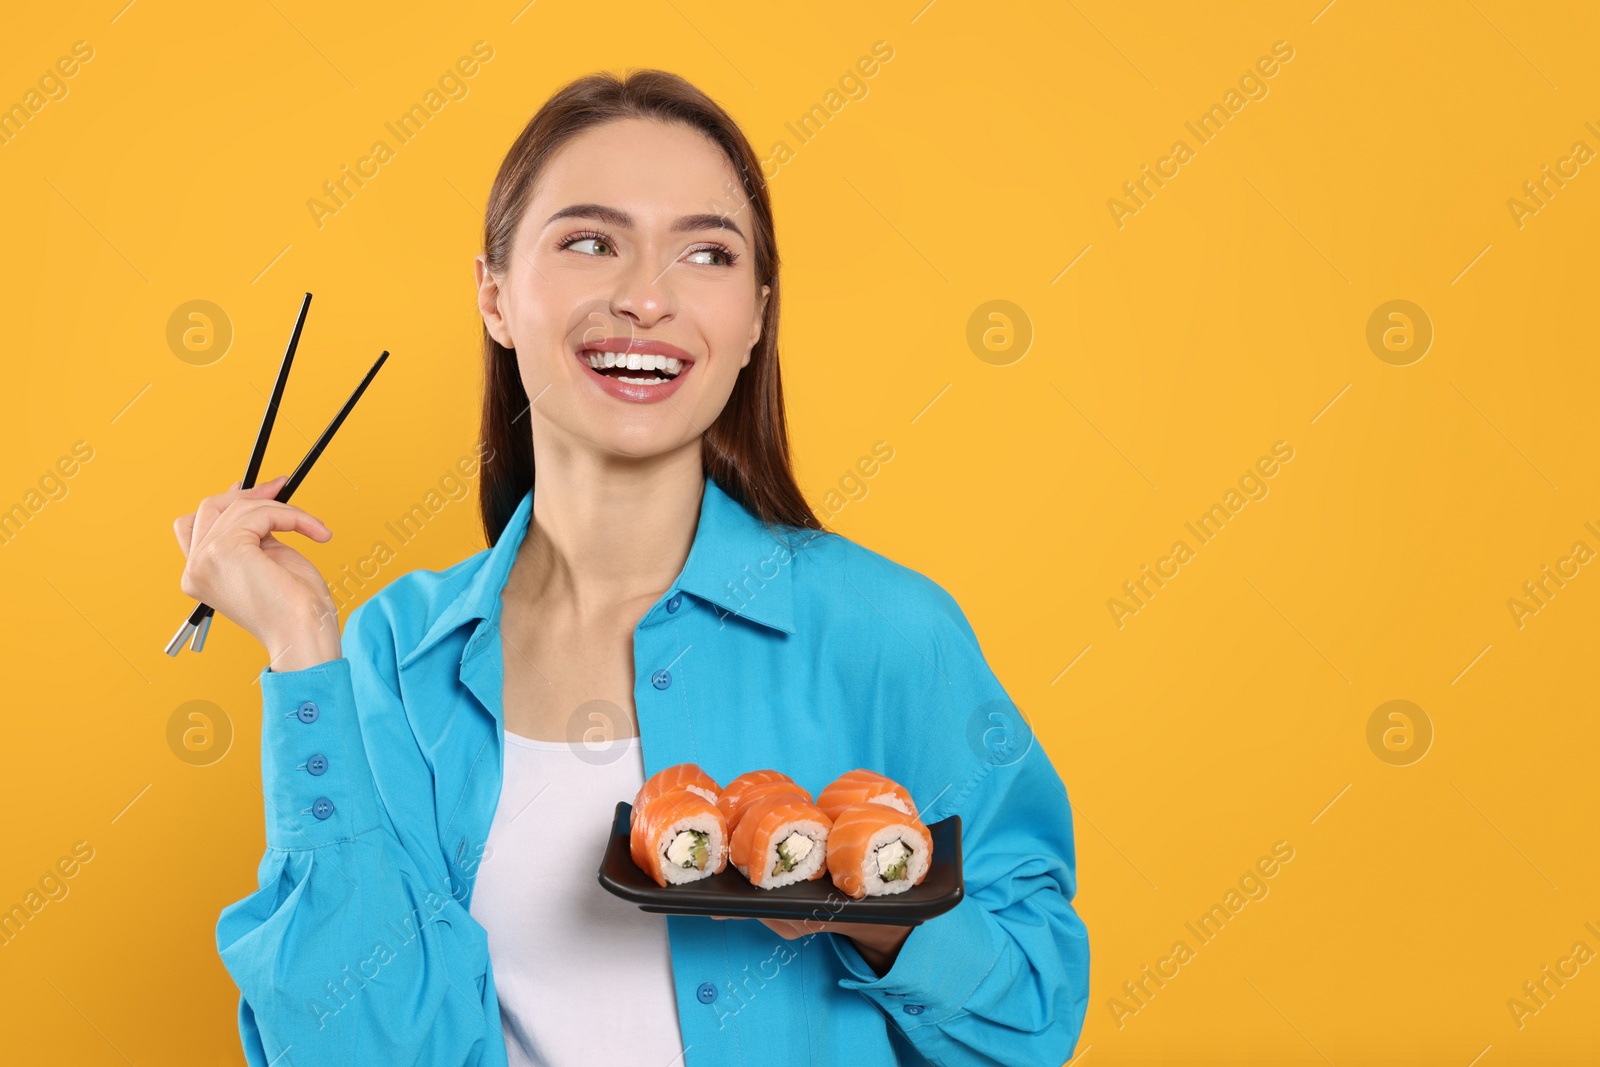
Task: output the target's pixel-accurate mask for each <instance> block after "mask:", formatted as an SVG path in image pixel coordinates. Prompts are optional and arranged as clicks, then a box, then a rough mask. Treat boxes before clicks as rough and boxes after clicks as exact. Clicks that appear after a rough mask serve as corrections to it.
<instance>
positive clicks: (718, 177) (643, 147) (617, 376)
mask: <svg viewBox="0 0 1600 1067" xmlns="http://www.w3.org/2000/svg"><path fill="white" fill-rule="evenodd" d="M753 236H754V231H753V229H752V222H751V212H750V204H749V200H748V198H747V197H746V196H745V194H744V190H743V188H742V186H741V185H740V183H739V180H738V177H737V173H736V172H735V170H734V168H733V166H732V164H731V163H730V162H729V161H728V158H727V156H725V155H724V154H723V152H722V150H721V149H719V148H718V147H717V146H716V145H715V144H713V143H712V142H711V141H710V140H709V139H708V138H707V137H706V136H705V135H704V134H702V133H700V132H699V131H697V130H693V129H690V128H689V127H687V126H683V125H679V124H667V123H661V122H656V121H650V120H643V119H621V120H617V121H614V122H610V123H607V124H605V125H603V126H599V127H596V128H594V129H590V130H587V131H585V132H584V133H581V134H579V135H577V136H576V137H574V138H573V139H572V140H570V141H568V142H567V144H566V145H565V146H563V147H562V148H561V149H560V150H559V151H558V152H557V154H556V155H555V156H554V157H553V158H552V159H551V160H550V162H549V164H548V165H547V166H546V168H545V171H544V174H543V175H542V177H541V178H540V179H539V182H538V186H537V188H536V189H535V190H534V196H533V198H532V199H531V201H530V202H529V204H528V208H527V210H526V212H525V213H524V214H523V217H522V220H521V222H520V223H519V225H518V228H517V232H516V238H515V244H514V249H513V252H512V255H511V260H510V263H509V264H508V267H507V270H506V273H505V274H504V275H503V276H496V275H493V274H490V273H489V271H488V269H487V265H486V264H485V263H484V257H483V256H482V255H479V256H478V257H477V268H476V272H477V280H478V305H479V308H480V310H481V311H482V312H483V319H484V322H485V324H486V325H487V326H488V329H489V333H490V335H491V336H492V337H494V339H495V340H497V341H499V342H500V344H502V345H504V346H506V347H507V348H511V349H514V350H515V351H516V356H517V367H518V369H519V371H520V372H521V374H522V384H523V387H524V388H525V389H526V390H527V393H528V398H529V400H530V401H532V409H531V411H530V412H529V422H530V424H531V427H532V432H533V436H534V449H535V452H536V453H538V452H539V451H540V449H541V448H543V447H544V446H543V445H542V443H541V441H542V439H550V440H551V443H552V445H554V446H556V447H557V448H558V449H564V448H566V447H570V446H576V447H579V448H587V449H590V450H593V451H596V452H599V453H602V454H607V455H621V456H629V457H646V456H654V455H660V454H661V453H663V452H667V451H669V450H672V449H674V448H678V447H682V446H684V445H685V444H687V443H690V442H695V440H696V439H697V438H698V437H699V435H700V434H701V433H702V432H703V431H704V430H705V429H706V428H707V427H708V426H710V425H711V423H712V422H713V421H715V419H716V417H717V415H718V414H719V413H720V412H721V411H722V408H723V405H724V404H725V403H726V402H727V399H728V395H729V393H731V392H732V391H733V386H734V382H735V380H736V379H737V377H738V375H739V370H740V368H742V367H744V366H745V365H746V364H748V363H749V362H750V356H751V349H752V348H753V347H754V346H755V344H756V342H757V341H758V340H759V339H760V337H761V322H762V312H763V310H764V309H765V307H766V302H767V294H768V292H769V287H768V286H765V285H763V286H759V287H758V286H757V285H756V279H755V254H754V251H753V247H752V244H751V238H752V237H753ZM605 352H609V353H615V354H617V355H616V356H613V357H611V359H612V361H614V362H617V363H618V364H619V365H617V366H612V367H609V368H608V367H607V366H606V363H607V358H606V357H604V356H601V355H598V354H599V353H605ZM630 354H631V357H632V358H631V362H633V363H635V364H638V365H639V366H638V367H637V369H630V368H629V367H628V366H627V363H628V362H629V356H630ZM619 357H620V358H619ZM667 359H670V360H672V362H666V365H665V366H664V367H663V366H661V364H662V362H664V361H665V360H667ZM594 362H598V363H599V367H598V368H596V367H594V366H592V365H591V364H592V363H594ZM652 365H654V369H652ZM669 378H670V380H668V379H669ZM658 380H661V381H662V382H663V383H664V384H656V382H657V381H658ZM556 439H560V440H556Z"/></svg>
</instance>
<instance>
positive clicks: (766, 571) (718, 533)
mask: <svg viewBox="0 0 1600 1067" xmlns="http://www.w3.org/2000/svg"><path fill="white" fill-rule="evenodd" d="M532 517H533V490H532V489H531V488H530V489H529V490H528V491H527V492H526V493H524V494H523V497H522V501H521V502H520V503H519V504H518V505H517V509H516V511H515V512H513V513H512V515H511V518H510V520H509V521H508V522H507V523H506V528H505V530H504V531H503V532H502V533H501V535H500V539H499V540H498V541H497V542H496V543H495V544H494V546H493V547H492V548H489V549H487V550H485V552H484V553H483V554H482V555H483V561H482V563H481V564H480V566H479V567H478V568H477V570H476V572H474V573H473V574H472V577H471V579H470V580H469V581H468V582H467V583H466V585H465V586H461V585H459V584H458V585H457V587H456V590H455V592H456V596H455V599H454V600H452V601H451V602H450V604H449V605H448V606H447V607H446V608H445V610H444V611H443V612H442V613H441V614H440V615H439V617H438V618H437V619H436V620H434V623H433V625H432V626H430V627H429V628H428V632H427V634H426V636H424V637H423V639H422V641H421V642H420V643H419V644H418V645H417V647H416V648H413V649H412V650H411V651H410V652H409V653H407V654H406V656H405V658H404V659H403V660H402V661H401V662H400V666H402V667H405V666H408V665H409V664H410V663H411V662H412V661H413V660H415V659H417V658H418V657H419V656H421V655H422V654H423V653H424V652H426V651H427V650H428V649H430V648H432V647H433V646H434V645H436V644H438V643H439V642H440V641H441V640H443V639H444V638H445V637H446V636H447V635H449V634H450V633H453V632H454V631H455V630H457V629H458V628H460V627H461V626H464V625H466V624H467V623H469V622H473V621H476V620H480V619H491V620H495V621H496V622H498V620H499V618H500V610H501V602H500V594H501V592H502V591H503V590H504V589H505V585H506V580H507V578H509V576H510V574H511V564H512V563H513V562H514V561H515V559H516V556H517V549H518V548H519V547H520V546H521V544H522V541H523V538H524V537H525V536H526V535H527V532H528V526H529V523H530V522H531V520H532ZM819 533H820V531H816V530H794V531H791V530H789V529H788V528H782V527H769V526H767V525H766V524H765V523H764V522H762V520H761V519H760V517H759V516H757V515H755V514H754V513H753V512H751V511H750V510H749V509H747V508H746V507H745V506H744V505H742V504H740V503H739V502H738V501H737V500H735V499H734V498H733V497H731V496H729V495H728V494H727V492H726V491H725V490H724V489H723V488H722V487H721V486H720V485H718V484H717V482H716V480H715V479H714V478H711V477H710V476H709V475H708V476H707V477H706V479H705V492H704V494H703V496H702V497H701V500H700V518H699V522H698V524H697V526H696V527H695V534H694V543H693V544H692V545H691V546H690V548H689V558H688V559H687V560H685V561H684V564H683V569H682V571H680V572H679V574H678V577H677V580H676V581H674V582H673V583H672V586H671V588H669V589H668V590H667V592H666V593H665V594H663V599H667V598H670V597H671V596H673V595H674V594H676V593H678V592H684V593H690V594H693V595H694V596H696V597H698V598H700V599H701V600H704V601H705V602H706V603H707V604H709V605H710V606H711V607H712V608H713V610H715V611H716V612H717V613H718V615H726V614H729V613H732V614H735V615H738V616H740V617H741V618H744V619H748V620H750V621H751V622H755V623H759V624H760V625H762V626H766V627H769V628H771V629H774V630H778V631H781V632H783V633H787V634H792V633H794V632H795V627H794V587H793V572H792V570H791V568H790V564H791V563H792V561H793V553H794V552H795V551H796V550H797V549H799V548H801V547H803V545H804V543H805V542H806V541H809V540H811V539H813V538H815V537H816V536H817V535H818V534H819ZM786 534H789V535H792V536H784V535H786ZM793 535H797V536H793ZM441 577H444V579H445V580H446V581H450V578H449V572H444V573H443V574H442V575H441ZM445 592H446V593H448V592H449V590H446V591H445ZM652 610H654V609H652Z"/></svg>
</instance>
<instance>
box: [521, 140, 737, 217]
mask: <svg viewBox="0 0 1600 1067" xmlns="http://www.w3.org/2000/svg"><path fill="white" fill-rule="evenodd" d="M576 203H594V204H605V205H606V206H608V207H617V208H621V209H623V210H624V211H627V212H629V213H631V214H634V215H637V216H639V218H640V220H641V221H642V222H643V221H649V220H651V219H652V218H653V219H654V220H655V221H660V222H666V221H669V220H670V218H673V217H676V216H678V215H683V214H691V213H695V212H703V211H713V212H723V213H727V214H730V215H731V214H735V213H736V212H738V210H739V209H740V207H741V206H742V205H743V204H744V203H745V196H744V189H743V188H742V187H741V186H740V184H739V180H738V176H737V172H736V171H735V170H734V168H733V164H732V162H730V161H729V159H728V157H727V155H725V154H724V153H723V151H722V149H721V148H720V147H718V146H717V144H716V143H715V142H713V141H712V140H711V139H710V138H709V137H707V136H706V135H705V134H703V133H701V132H700V131H699V130H696V129H693V128H691V127H689V126H685V125H683V124H681V123H666V122H658V121H655V120H651V119H631V118H630V119H618V120H615V121H613V122H608V123H605V124H604V125H602V126H597V127H595V128H593V129H589V130H585V131H584V132H582V133H580V134H578V135H577V136H575V137H573V138H572V139H571V140H570V141H568V142H567V143H566V144H564V145H562V146H561V148H560V149H559V150H558V151H557V152H556V154H555V156H553V157H552V158H551V160H550V162H549V164H548V165H547V166H546V168H545V171H544V174H543V175H542V176H541V177H540V179H539V185H538V188H537V189H536V190H535V192H534V197H533V200H532V201H531V202H530V205H529V206H530V214H537V211H538V210H540V209H547V210H545V211H544V214H543V215H538V216H537V217H538V219H539V220H540V221H543V219H544V218H546V217H548V216H549V214H550V213H551V212H552V211H554V210H557V209H559V208H562V207H565V206H566V205H568V204H576Z"/></svg>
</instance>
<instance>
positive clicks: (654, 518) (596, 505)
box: [507, 437, 705, 622]
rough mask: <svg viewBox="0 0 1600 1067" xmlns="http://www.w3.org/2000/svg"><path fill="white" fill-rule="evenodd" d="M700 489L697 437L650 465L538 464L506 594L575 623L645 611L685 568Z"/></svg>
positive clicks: (568, 457) (589, 458)
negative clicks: (530, 507)
mask: <svg viewBox="0 0 1600 1067" xmlns="http://www.w3.org/2000/svg"><path fill="white" fill-rule="evenodd" d="M704 488H705V474H704V472H703V470H702V467H701V460H700V441H699V438H698V437H697V438H695V439H694V441H693V442H692V444H691V445H690V446H688V447H685V448H681V449H676V450H674V451H672V452H669V453H666V454H663V455H660V456H652V457H649V458H647V459H632V458H621V457H610V456H596V455H594V454H592V453H568V454H565V455H560V456H555V457H550V458H548V459H546V457H545V456H543V455H541V462H540V463H539V465H538V474H537V475H536V477H535V478H534V488H533V515H532V518H531V520H530V523H529V526H528V533H527V536H526V537H525V538H524V539H523V541H522V544H521V546H520V547H519V548H518V551H517V560H516V564H515V566H514V567H513V575H512V581H510V582H508V583H507V585H508V589H507V594H508V595H510V596H512V597H513V598H516V599H521V600H523V601H524V603H525V604H533V605H538V606H539V607H540V608H541V609H543V610H544V611H550V610H554V611H558V612H559V613H560V614H563V615H566V616H568V617H570V618H575V619H576V620H577V621H579V622H583V621H585V620H591V619H601V618H604V617H606V616H608V615H610V614H613V613H615V612H616V611H619V610H632V609H635V608H638V607H639V606H640V604H641V602H642V603H643V605H644V606H645V607H648V605H649V603H650V602H652V601H654V600H655V599H656V598H657V597H659V596H660V595H661V594H662V593H663V592H665V591H666V590H667V588H668V587H669V586H670V585H671V584H672V581H673V579H674V578H676V577H677V576H678V574H679V572H680V571H682V570H683V564H684V561H685V560H687V559H688V558H689V548H690V546H691V545H693V544H694V535H695V527H696V525H697V524H698V522H699V517H700V502H701V496H702V493H703V492H704ZM518 572H520V573H518Z"/></svg>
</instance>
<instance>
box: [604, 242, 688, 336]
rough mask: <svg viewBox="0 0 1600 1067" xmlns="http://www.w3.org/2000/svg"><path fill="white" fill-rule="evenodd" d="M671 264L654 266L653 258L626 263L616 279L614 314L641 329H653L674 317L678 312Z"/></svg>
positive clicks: (640, 257)
mask: <svg viewBox="0 0 1600 1067" xmlns="http://www.w3.org/2000/svg"><path fill="white" fill-rule="evenodd" d="M672 282H673V278H672V265H671V264H669V265H668V266H667V267H666V268H664V269H663V268H661V267H657V266H655V265H654V257H651V256H636V257H634V258H632V259H631V260H629V261H628V262H627V263H625V264H624V265H623V267H622V270H621V271H620V272H619V274H618V275H617V278H616V289H615V290H614V291H613V293H612V296H611V313H612V314H613V315H616V316H617V317H618V318H625V319H627V321H628V322H629V323H631V324H632V325H633V326H634V327H636V328H638V329H650V328H651V327H653V326H655V325H656V324H658V323H660V322H662V321H664V320H666V319H669V318H671V317H672V315H673V313H674V311H675V310H676V304H675V301H674V299H673V288H672Z"/></svg>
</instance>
